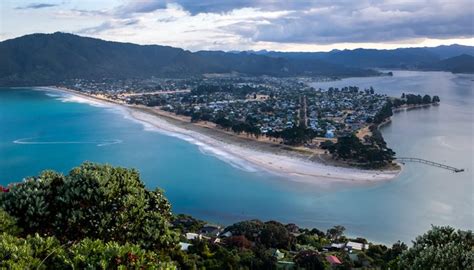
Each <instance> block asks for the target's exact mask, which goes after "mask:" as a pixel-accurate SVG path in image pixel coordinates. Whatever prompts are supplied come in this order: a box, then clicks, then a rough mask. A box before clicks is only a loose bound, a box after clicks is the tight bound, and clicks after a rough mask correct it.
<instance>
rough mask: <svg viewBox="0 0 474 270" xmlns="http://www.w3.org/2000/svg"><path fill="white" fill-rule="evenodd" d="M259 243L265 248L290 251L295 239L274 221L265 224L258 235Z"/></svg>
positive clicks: (281, 225)
mask: <svg viewBox="0 0 474 270" xmlns="http://www.w3.org/2000/svg"><path fill="white" fill-rule="evenodd" d="M260 243H261V244H263V245H264V246H265V247H267V248H281V249H290V248H291V247H292V245H293V244H294V243H295V238H294V237H293V235H292V234H290V233H289V232H288V230H287V229H286V227H285V226H284V225H283V224H281V223H279V222H276V221H268V222H265V226H264V227H263V229H262V231H261V233H260Z"/></svg>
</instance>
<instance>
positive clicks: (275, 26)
mask: <svg viewBox="0 0 474 270" xmlns="http://www.w3.org/2000/svg"><path fill="white" fill-rule="evenodd" d="M0 12H1V13H0V40H5V39H10V38H14V37H18V36H22V35H25V34H31V33H52V32H56V31H61V32H68V33H75V34H79V35H83V36H91V37H97V38H102V39H106V40H115V41H124V42H133V43H139V44H162V45H170V46H175V47H181V48H185V49H188V50H192V51H196V50H225V51H228V50H250V49H253V50H260V49H268V50H279V51H328V50H331V49H354V48H360V47H362V48H377V49H382V48H383V49H390V48H396V47H419V46H436V45H441V44H453V43H458V44H466V45H474V38H473V28H474V3H473V0H353V1H347V0H293V1H291V0H286V1H276V0H253V1H251V0H234V1H230V0H229V1H228V0H115V1H112V0H77V1H75V0H49V1H46V0H45V1H42V0H37V1H34V0H33V1H31V0H0Z"/></svg>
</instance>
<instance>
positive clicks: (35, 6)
mask: <svg viewBox="0 0 474 270" xmlns="http://www.w3.org/2000/svg"><path fill="white" fill-rule="evenodd" d="M56 6H58V4H48V3H33V4H29V5H26V6H22V7H17V8H16V9H40V8H50V7H56Z"/></svg>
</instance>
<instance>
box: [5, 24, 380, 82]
mask: <svg viewBox="0 0 474 270" xmlns="http://www.w3.org/2000/svg"><path fill="white" fill-rule="evenodd" d="M0 59H1V63H0V85H17V86H19V85H47V84H54V83H57V82H59V81H62V80H65V79H70V78H85V79H97V78H104V77H106V78H131V77H133V78H149V77H151V76H157V77H183V76H193V75H202V74H206V73H232V72H237V73H241V74H246V75H271V76H296V75H298V76H300V75H304V76H339V77H347V76H371V75H378V74H380V73H379V72H377V71H374V70H370V69H362V68H356V67H345V66H344V65H341V64H335V63H327V62H325V61H323V60H320V59H293V58H291V59H289V58H288V59H287V58H280V57H271V56H265V55H257V54H252V53H247V52H241V53H237V54H236V53H225V52H221V51H200V52H194V53H193V52H190V51H186V50H183V49H179V48H173V47H168V46H158V45H136V44H131V43H119V42H111V41H104V40H100V39H94V38H88V37H81V36H77V35H72V34H65V33H54V34H32V35H26V36H22V37H19V38H15V39H10V40H6V41H3V42H0Z"/></svg>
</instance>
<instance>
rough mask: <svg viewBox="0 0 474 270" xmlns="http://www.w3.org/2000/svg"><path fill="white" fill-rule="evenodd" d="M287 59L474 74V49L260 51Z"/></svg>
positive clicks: (452, 46) (465, 47) (470, 47)
mask: <svg viewBox="0 0 474 270" xmlns="http://www.w3.org/2000/svg"><path fill="white" fill-rule="evenodd" d="M253 53H255V54H259V55H266V56H272V57H278V58H285V59H313V60H321V61H325V62H327V63H332V64H342V63H343V64H344V65H345V66H348V67H357V68H396V69H419V70H443V71H451V72H454V73H474V61H473V56H474V47H472V46H463V45H456V44H455V45H449V46H438V47H431V48H430V47H424V48H401V49H394V50H375V49H356V50H343V51H340V50H333V51H330V52H314V53H313V52H275V51H257V52H253Z"/></svg>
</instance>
